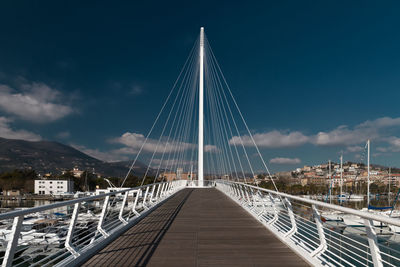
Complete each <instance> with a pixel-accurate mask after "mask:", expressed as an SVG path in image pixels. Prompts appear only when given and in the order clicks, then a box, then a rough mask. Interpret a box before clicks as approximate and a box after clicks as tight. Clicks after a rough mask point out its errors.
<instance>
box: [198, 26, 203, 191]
mask: <svg viewBox="0 0 400 267" xmlns="http://www.w3.org/2000/svg"><path fill="white" fill-rule="evenodd" d="M203 57H204V28H203V27H201V28H200V73H199V74H200V77H199V148H198V150H199V151H198V153H199V155H198V157H199V158H198V174H199V178H198V179H199V186H200V187H202V186H203V178H204V177H203V175H204V174H203V141H204V139H203V138H204V129H203V120H204V119H203V116H204V99H203V97H204V84H203V83H204V80H203V79H204V77H203V76H204V69H203V68H204V66H203Z"/></svg>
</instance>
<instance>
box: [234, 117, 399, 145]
mask: <svg viewBox="0 0 400 267" xmlns="http://www.w3.org/2000/svg"><path fill="white" fill-rule="evenodd" d="M398 126H400V117H399V118H390V117H382V118H378V119H375V120H368V121H365V122H363V123H361V124H358V125H356V126H354V127H353V128H351V127H348V126H346V125H341V126H338V127H336V128H334V129H333V130H330V131H320V132H318V133H317V134H315V135H305V134H303V133H302V132H299V131H293V132H280V131H277V130H274V131H270V132H266V133H257V134H254V135H253V137H254V141H255V142H256V144H257V145H258V146H260V147H265V148H281V147H295V146H300V145H303V144H314V145H317V146H348V151H349V152H357V150H359V151H361V150H360V147H357V145H360V144H363V143H365V142H366V140H367V139H371V140H378V141H385V140H386V139H387V137H388V130H390V128H393V127H398ZM242 140H243V144H244V145H245V146H250V147H251V146H254V145H253V142H252V140H251V138H250V137H249V136H248V135H244V136H242ZM389 141H390V142H392V143H391V144H393V142H395V141H394V139H393V138H392V139H391V140H389ZM390 142H389V143H390ZM229 143H230V144H231V145H233V144H235V145H239V144H241V141H240V138H239V137H238V136H234V137H233V138H231V140H229ZM399 149H400V146H399Z"/></svg>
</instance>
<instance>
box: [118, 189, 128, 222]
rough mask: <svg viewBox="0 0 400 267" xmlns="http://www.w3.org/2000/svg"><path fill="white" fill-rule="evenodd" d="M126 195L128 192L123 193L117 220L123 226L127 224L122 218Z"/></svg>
mask: <svg viewBox="0 0 400 267" xmlns="http://www.w3.org/2000/svg"><path fill="white" fill-rule="evenodd" d="M128 195H129V191H128V192H125V195H124V199H123V200H122V205H121V209H120V210H119V215H118V219H119V220H120V221H121V222H122V223H123V224H128V221H127V220H125V219H124V218H123V217H122V215H123V214H124V208H125V204H126V201H127V199H128Z"/></svg>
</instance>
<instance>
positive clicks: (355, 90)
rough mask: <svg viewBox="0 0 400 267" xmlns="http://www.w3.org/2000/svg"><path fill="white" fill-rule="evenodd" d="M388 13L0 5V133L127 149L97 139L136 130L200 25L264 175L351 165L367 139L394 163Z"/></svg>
mask: <svg viewBox="0 0 400 267" xmlns="http://www.w3.org/2000/svg"><path fill="white" fill-rule="evenodd" d="M399 12H400V4H399V3H398V2H396V1H385V3H382V2H375V1H351V2H349V1H275V2H269V3H265V2H263V1H260V2H245V3H244V2H243V4H240V3H234V2H232V1H226V2H223V1H217V2H216V1H202V2H198V3H194V2H192V1H182V2H172V1H160V2H155V1H137V2H136V1H118V2H117V1H113V2H101V1H85V2H84V3H83V2H82V1H40V3H38V2H37V1H2V3H1V4H0V33H1V34H0V84H1V87H0V97H1V98H0V136H4V137H9V138H12V137H13V138H23V139H29V140H35V139H45V140H56V141H60V142H63V143H66V144H73V145H75V146H77V147H80V148H81V149H82V150H83V151H86V152H88V153H91V154H92V155H94V156H97V157H100V158H102V159H106V160H115V159H126V158H127V157H129V158H131V157H132V155H128V156H127V155H121V154H118V153H117V152H115V149H118V148H121V147H122V144H116V143H115V142H110V140H113V139H116V138H118V137H120V136H122V135H123V134H124V133H126V132H130V133H140V134H146V133H147V131H148V129H149V128H150V127H151V124H152V122H153V119H154V118H155V116H156V115H157V112H158V110H159V108H160V105H162V103H163V101H164V99H165V97H166V96H167V94H168V92H169V90H170V89H171V86H172V84H173V82H174V80H175V79H176V77H177V75H178V73H179V71H180V68H181V66H182V64H183V63H184V61H185V59H186V57H187V55H188V54H189V51H190V49H191V47H192V45H193V43H194V41H195V40H196V38H197V36H198V32H199V28H200V26H204V27H205V29H206V33H207V37H208V40H209V42H210V44H211V46H212V48H213V51H214V53H215V54H216V56H217V58H218V61H219V63H220V65H221V67H222V69H223V71H224V74H225V76H226V78H227V80H228V82H229V84H230V86H231V88H232V90H233V93H234V94H235V96H236V98H237V99H238V102H239V105H240V106H241V108H242V111H243V113H244V115H245V117H246V118H247V122H248V124H249V127H250V128H251V130H252V131H253V133H254V134H258V138H259V139H258V140H260V141H259V143H260V147H261V150H262V153H263V155H264V157H265V160H266V161H270V160H271V159H273V158H275V160H272V162H275V163H271V166H272V169H273V170H282V169H291V168H294V167H296V166H301V165H304V164H315V163H320V162H322V161H327V160H328V159H332V160H336V161H337V159H338V156H339V153H340V151H344V153H345V156H344V158H345V160H356V159H357V158H358V157H359V155H360V151H361V150H362V148H363V147H364V144H365V141H366V139H367V138H371V139H372V144H373V149H372V151H373V153H374V155H373V159H372V162H374V163H382V164H386V165H389V164H391V165H396V166H400V158H399V152H398V151H400V139H398V138H400V112H399V104H398V103H399V96H400V93H399V85H400V75H399V73H400V52H399V48H400V34H399V29H400V16H399V15H398V14H399ZM367 121H368V122H367ZM318 133H321V134H320V135H318ZM271 140H272V141H271ZM361 152H362V151H361ZM276 158H278V159H276ZM279 158H284V159H279ZM285 160H286V161H285ZM282 162H293V163H294V164H279V163H282Z"/></svg>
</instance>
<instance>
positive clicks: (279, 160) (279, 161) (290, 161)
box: [269, 158, 301, 164]
mask: <svg viewBox="0 0 400 267" xmlns="http://www.w3.org/2000/svg"><path fill="white" fill-rule="evenodd" d="M269 163H274V164H299V163H301V160H300V159H299V158H273V159H271V160H270V161H269Z"/></svg>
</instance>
